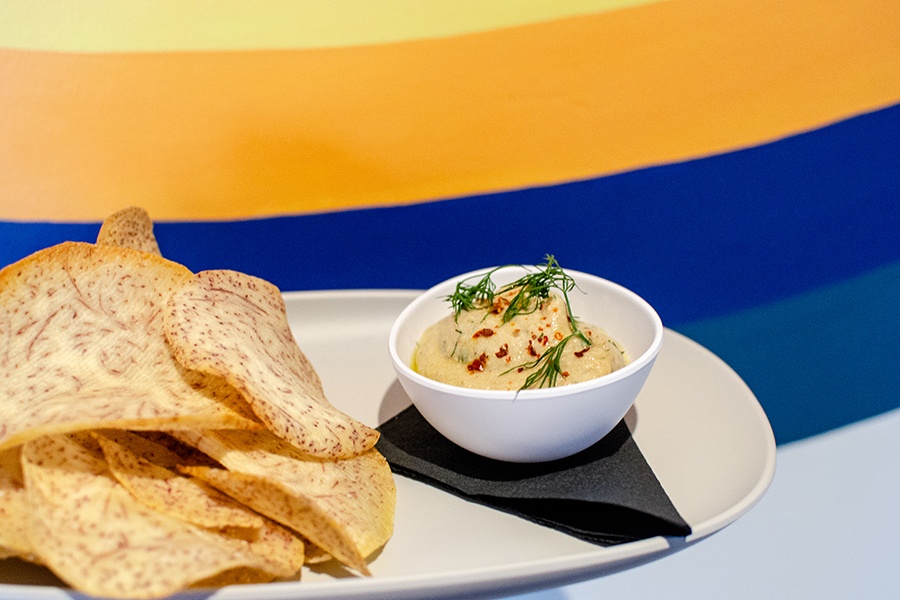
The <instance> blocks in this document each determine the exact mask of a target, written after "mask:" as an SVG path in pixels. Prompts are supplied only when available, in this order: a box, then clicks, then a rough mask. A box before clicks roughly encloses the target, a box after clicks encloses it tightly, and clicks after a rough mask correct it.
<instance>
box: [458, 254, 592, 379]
mask: <svg viewBox="0 0 900 600" xmlns="http://www.w3.org/2000/svg"><path fill="white" fill-rule="evenodd" d="M544 260H545V262H544V264H543V265H539V266H538V267H537V268H536V271H535V272H533V273H528V274H526V275H524V276H522V277H520V278H519V279H517V280H515V281H513V282H512V283H508V284H506V285H504V286H502V287H501V288H499V289H497V285H496V284H495V283H494V281H493V275H494V273H495V272H496V271H498V270H499V269H501V268H503V267H496V268H494V269H491V270H490V271H488V272H487V273H485V274H484V275H481V276H478V275H476V276H473V277H469V278H467V279H463V280H462V281H460V282H458V283H457V284H456V288H455V290H454V292H453V293H452V294H450V295H449V296H447V297H446V300H447V301H448V302H450V306H451V307H452V308H453V313H454V318H459V315H460V313H461V312H462V311H469V310H477V309H485V308H487V309H490V308H491V307H492V306H493V304H494V300H495V299H496V297H497V296H500V295H503V294H505V293H506V292H509V291H512V290H517V293H516V294H515V295H514V296H513V297H512V298H511V299H510V300H509V304H508V305H507V306H506V308H505V310H504V311H503V315H502V317H501V320H502V322H503V323H507V322H509V321H511V320H513V319H514V318H516V317H517V316H518V315H523V314H529V313H532V312H535V311H536V310H539V308H540V306H541V304H542V303H543V302H544V300H547V299H548V298H549V297H550V294H551V292H552V291H553V290H558V291H559V292H560V294H561V295H562V298H563V301H564V304H565V307H566V316H567V317H568V321H569V324H570V326H571V327H572V333H571V334H569V335H568V336H566V337H564V338H563V339H562V340H560V341H559V342H558V343H557V344H555V345H554V346H551V347H550V348H548V349H547V350H546V351H545V352H544V353H543V354H541V355H540V356H539V357H538V358H536V359H535V360H533V361H529V362H527V363H523V364H520V365H516V366H515V367H512V368H511V369H508V370H507V371H505V372H504V373H503V374H506V373H509V372H510V371H523V370H530V369H537V370H536V371H534V373H531V374H529V375H528V377H527V378H526V379H525V383H524V384H523V385H522V387H521V388H520V390H523V389H527V388H531V387H539V388H540V387H554V386H555V385H556V382H557V380H558V378H559V376H560V375H563V376H565V374H564V373H563V370H562V367H561V365H560V361H561V360H562V353H563V349H564V348H565V346H566V344H567V343H568V342H569V341H570V340H571V339H572V338H576V337H577V338H579V339H581V341H582V342H583V343H584V344H585V345H586V346H590V345H591V341H590V339H588V337H587V336H586V335H584V333H583V332H582V331H581V330H580V329H579V328H578V323H577V322H576V321H575V316H574V315H573V314H572V305H571V303H570V302H569V292H571V291H572V290H573V289H575V287H576V284H575V280H574V279H573V278H572V277H571V276H570V275H569V274H567V273H566V272H565V271H564V270H563V269H562V267H561V266H560V265H559V263H558V262H557V261H556V258H555V257H554V256H553V255H552V254H548V255H546V256H545V257H544ZM473 280H476V281H474V283H471V282H472V281H473ZM535 384H537V385H535Z"/></svg>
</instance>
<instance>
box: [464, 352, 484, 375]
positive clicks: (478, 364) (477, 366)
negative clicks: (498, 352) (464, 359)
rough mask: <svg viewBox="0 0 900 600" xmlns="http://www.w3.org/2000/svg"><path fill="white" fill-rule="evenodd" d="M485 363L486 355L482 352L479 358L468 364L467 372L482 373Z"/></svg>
mask: <svg viewBox="0 0 900 600" xmlns="http://www.w3.org/2000/svg"><path fill="white" fill-rule="evenodd" d="M486 362H487V355H486V354H485V353H484V352H482V353H481V356H479V357H478V358H476V359H475V360H473V361H472V362H470V363H469V365H468V366H467V367H466V368H467V369H469V371H470V372H472V373H474V372H475V371H479V372H480V371H484V363H486Z"/></svg>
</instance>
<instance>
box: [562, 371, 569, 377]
mask: <svg viewBox="0 0 900 600" xmlns="http://www.w3.org/2000/svg"><path fill="white" fill-rule="evenodd" d="M560 375H562V376H563V377H568V376H569V372H568V371H563V372H562V373H560Z"/></svg>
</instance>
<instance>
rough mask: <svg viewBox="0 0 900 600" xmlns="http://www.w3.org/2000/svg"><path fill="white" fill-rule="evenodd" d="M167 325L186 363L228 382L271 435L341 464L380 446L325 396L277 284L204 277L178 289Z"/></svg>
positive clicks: (225, 275)
mask: <svg viewBox="0 0 900 600" xmlns="http://www.w3.org/2000/svg"><path fill="white" fill-rule="evenodd" d="M164 321H165V331H166V337H167V338H168V340H169V343H170V344H171V345H172V348H173V350H174V352H175V356H176V357H177V358H178V360H179V361H180V362H181V363H182V364H183V365H185V366H186V367H188V368H191V369H196V370H198V371H202V372H204V373H210V374H213V375H217V376H220V377H223V378H224V379H226V380H227V381H228V382H229V383H230V384H232V385H233V386H234V387H236V388H237V389H239V390H240V391H241V392H243V394H244V396H245V397H246V398H247V401H248V402H249V403H250V406H251V407H252V408H253V411H254V412H255V413H256V415H257V416H258V417H259V419H260V420H261V421H262V422H263V423H265V425H266V426H267V428H268V429H270V430H271V431H273V432H274V433H275V434H276V435H278V436H279V437H281V438H283V439H286V440H288V441H289V442H291V443H292V444H294V445H295V446H296V447H297V448H299V449H301V450H302V451H303V452H306V453H308V454H311V455H313V456H318V457H323V458H330V459H337V458H347V457H350V456H355V455H358V454H362V453H363V452H366V451H367V450H369V449H371V448H372V447H374V445H375V442H376V441H377V439H378V432H377V431H375V430H374V429H371V428H369V427H367V426H366V425H363V424H362V423H360V422H358V421H356V420H354V419H352V418H351V417H349V416H347V415H346V414H344V413H342V412H340V411H339V410H337V409H336V408H335V407H334V406H332V405H331V404H330V403H329V402H328V400H327V399H326V398H325V393H324V391H323V390H322V384H321V382H320V381H319V377H318V375H317V374H316V371H315V369H314V368H313V366H312V364H311V363H310V362H309V360H308V359H307V357H306V356H305V355H304V354H303V352H302V351H301V350H300V348H299V347H298V346H297V343H296V341H295V340H294V337H293V334H292V333H291V329H290V326H289V324H288V320H287V314H286V311H285V304H284V299H283V298H282V296H281V293H280V292H279V291H278V288H276V287H275V286H274V285H272V284H270V283H268V282H267V281H264V280H262V279H258V278H256V277H252V276H250V275H245V274H243V273H238V272H235V271H204V272H201V273H198V274H197V275H195V276H194V277H193V278H192V279H191V280H189V281H187V282H186V283H184V284H183V285H182V286H181V287H180V288H179V289H178V290H176V291H175V293H174V294H173V295H172V298H171V300H170V301H169V305H168V310H167V311H166V313H165V318H164ZM211 332H213V333H212V334H211Z"/></svg>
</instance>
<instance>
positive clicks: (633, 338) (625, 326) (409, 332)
mask: <svg viewBox="0 0 900 600" xmlns="http://www.w3.org/2000/svg"><path fill="white" fill-rule="evenodd" d="M533 269H534V267H530V266H522V267H519V266H515V267H503V268H502V269H500V270H498V271H497V272H496V273H495V274H494V276H493V280H494V281H495V282H496V283H497V285H498V287H499V286H501V285H503V284H505V283H510V282H512V281H515V280H517V279H519V278H520V277H521V276H522V275H524V274H526V273H527V272H530V271H533ZM488 270H489V269H482V270H479V271H473V272H472V273H467V274H463V275H460V276H458V277H454V278H453V279H449V280H447V281H444V282H443V283H439V284H438V285H436V286H434V287H433V288H431V289H429V290H428V291H426V292H424V293H423V294H422V295H421V296H419V297H418V298H416V299H415V300H413V302H412V303H410V304H409V306H407V307H406V309H404V310H403V312H402V313H401V314H400V316H399V317H398V318H397V320H396V322H395V323H394V326H393V328H392V329H391V334H390V340H389V348H390V354H391V360H392V361H393V364H394V369H395V370H396V372H397V378H398V379H399V380H400V384H401V385H402V386H403V389H404V390H405V391H406V393H407V395H409V398H410V400H411V401H412V403H413V404H415V406H416V408H418V410H419V412H421V413H422V416H423V417H425V419H426V420H427V421H428V422H429V423H431V425H432V426H433V427H434V428H435V429H437V430H438V431H439V432H441V433H442V434H443V435H444V436H446V437H447V438H449V439H450V440H452V441H453V442H455V443H456V444H458V445H459V446H462V447H463V448H466V449H467V450H470V451H472V452H474V453H476V454H480V455H482V456H486V457H488V458H494V459H498V460H504V461H509V462H542V461H548V460H555V459H558V458H563V457H566V456H569V455H572V454H575V453H577V452H579V451H581V450H584V449H585V448H588V447H589V446H591V445H593V444H594V443H596V442H597V441H599V440H600V439H601V438H603V436H605V435H606V434H607V433H609V432H610V431H611V430H612V429H613V427H615V426H616V424H617V423H618V422H619V421H620V420H621V419H622V418H623V417H624V416H625V413H626V412H628V409H629V408H630V407H631V405H632V404H633V403H634V401H635V399H636V398H637V395H638V392H640V390H641V387H642V386H643V385H644V382H645V381H646V380H647V376H648V375H649V374H650V370H651V368H652V367H653V363H654V362H655V361H656V357H657V355H658V354H659V349H660V346H661V345H662V339H663V325H662V321H661V320H660V318H659V315H657V314H656V311H655V310H654V309H653V307H651V306H650V305H649V304H648V303H647V302H646V301H644V300H643V299H642V298H641V297H639V296H638V295H637V294H635V293H634V292H632V291H630V290H628V289H626V288H624V287H622V286H620V285H618V284H615V283H613V282H611V281H608V280H606V279H602V278H600V277H596V276H594V275H589V274H587V273H580V272H578V271H570V270H568V269H567V270H566V273H568V274H569V275H570V276H571V277H572V278H573V279H574V280H575V282H576V284H577V289H575V290H573V291H571V292H570V293H569V300H570V302H571V304H572V313H573V314H574V315H575V316H576V317H577V318H578V319H579V320H580V321H583V322H586V323H591V324H593V325H597V326H598V327H601V328H603V329H604V330H606V332H607V333H608V334H609V335H610V336H611V337H612V338H613V339H614V340H616V341H617V342H619V344H621V345H622V346H623V347H624V349H625V351H626V353H627V355H628V357H629V358H630V361H631V362H629V364H627V365H626V366H625V367H623V368H621V369H619V370H617V371H613V372H612V373H610V374H609V375H604V376H602V377H598V378H596V379H592V380H589V381H585V382H582V383H575V384H570V385H564V386H558V387H553V388H541V389H528V390H522V391H519V392H515V391H496V390H476V389H469V388H463V387H457V386H453V385H448V384H445V383H441V382H438V381H434V380H432V379H429V378H427V377H425V376H423V375H420V374H419V373H417V372H415V371H414V370H413V369H412V368H411V367H410V363H411V361H412V357H413V352H414V350H415V347H416V343H417V341H418V340H419V338H420V337H421V335H422V333H423V332H424V331H425V329H426V328H428V327H429V326H430V325H432V324H433V323H436V322H437V321H438V320H440V319H442V318H443V317H445V316H447V315H449V314H451V308H450V304H449V303H448V302H447V301H446V300H445V299H444V298H446V296H448V295H449V294H452V293H453V291H454V289H455V287H456V283H457V282H458V281H460V280H461V279H465V278H468V277H471V276H474V275H478V274H483V273H486V272H487V271H488Z"/></svg>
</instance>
